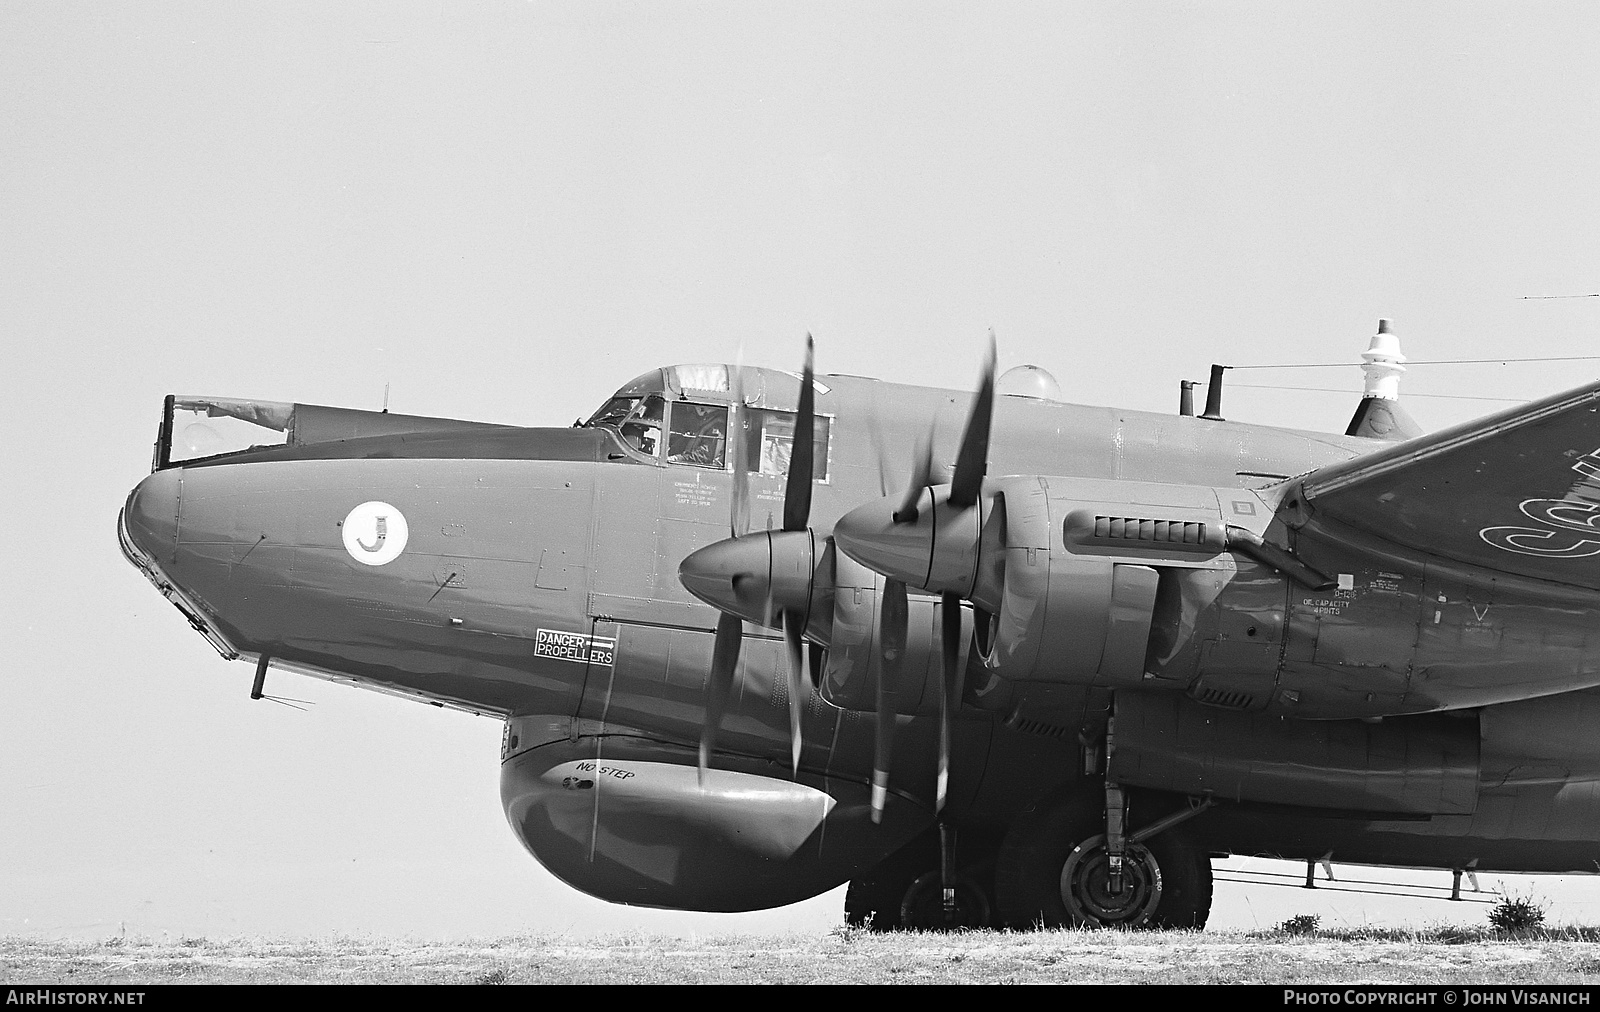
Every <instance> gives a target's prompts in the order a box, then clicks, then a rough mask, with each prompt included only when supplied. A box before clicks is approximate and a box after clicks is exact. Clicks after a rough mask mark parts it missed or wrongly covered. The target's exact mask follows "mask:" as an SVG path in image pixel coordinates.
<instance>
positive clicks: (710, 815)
mask: <svg viewBox="0 0 1600 1012" xmlns="http://www.w3.org/2000/svg"><path fill="white" fill-rule="evenodd" d="M1364 360H1365V368H1366V369H1367V375H1368V390H1367V396H1366V397H1365V398H1363V400H1362V402H1361V404H1360V406H1359V408H1358V410H1357V411H1356V415H1355V417H1354V418H1353V419H1352V421H1351V424H1350V427H1349V430H1348V432H1346V433H1345V434H1342V435H1330V434H1323V433H1314V432H1304V431H1297V430H1291V429H1282V428H1273V427H1268V426H1260V425H1248V424H1241V423H1238V422H1231V421H1227V420H1225V419H1224V418H1223V415H1222V411H1221V403H1220V389H1221V388H1220V383H1219V382H1214V384H1213V387H1212V391H1211V393H1212V395H1213V396H1212V397H1208V402H1207V408H1206V411H1205V412H1204V413H1203V414H1201V415H1195V414H1194V411H1193V407H1192V402H1191V401H1190V399H1189V395H1188V391H1187V390H1185V398H1184V402H1183V409H1182V410H1181V411H1180V413H1179V414H1176V415H1159V414H1149V413H1141V412H1130V411H1116V410H1111V409H1105V408H1095V407H1084V406H1079V405H1073V404H1068V403H1063V402H1062V401H1061V400H1060V399H1059V398H1060V396H1061V393H1060V388H1059V385H1057V384H1055V381H1054V380H1053V379H1051V378H1050V377H1049V376H1048V374H1043V373H1042V371H1041V370H1033V369H1031V368H1030V369H1025V370H1022V371H1021V372H1020V373H1019V372H1018V371H1016V370H1013V372H1012V373H1009V374H1007V375H1006V376H1004V377H999V378H998V379H997V377H996V368H995V364H994V357H993V353H992V351H991V354H990V357H989V359H988V361H987V362H986V364H985V365H984V366H983V368H982V370H981V375H980V379H979V382H978V386H977V391H976V393H975V394H970V395H969V394H965V393H960V392H952V391H947V390H935V389H927V388H917V387H908V386H900V385H895V384H892V383H887V382H880V381H878V380H872V379H862V378H858V377H849V376H831V375H824V376H819V375H816V374H814V371H813V369H812V365H811V352H810V349H809V346H808V349H807V354H806V358H805V364H804V367H803V368H802V369H801V371H799V372H786V371H780V370H774V369H762V368H752V367H742V366H729V365H678V366H669V367H666V368H661V369H653V370H651V371H649V372H647V373H645V374H644V375H642V376H640V377H639V378H638V379H636V380H634V381H633V382H631V383H629V384H627V385H625V386H624V387H622V388H621V389H619V390H617V391H616V392H615V393H614V394H613V395H612V396H610V397H609V398H606V399H604V401H603V403H602V404H601V406H600V407H599V409H598V410H597V411H596V412H595V414H594V415H593V416H592V417H591V418H590V419H589V420H588V421H586V422H582V423H580V424H578V425H576V426H573V427H571V428H521V427H514V426H502V425H492V424H485V423H480V422H470V421H460V420H454V419H440V418H425V417H415V416H404V415H394V414H388V413H383V412H364V411H354V410H347V409H339V408H331V407H322V406H317V405H308V404H294V403H287V402H282V403H280V402H265V401H250V400H241V399H237V398H218V397H191V396H173V397H169V398H168V399H167V401H166V404H165V409H164V412H163V416H162V421H161V430H160V437H159V439H158V441H157V445H156V451H155V460H154V468H153V472H152V473H151V475H150V476H149V477H148V478H146V479H145V480H144V481H142V482H141V483H140V484H139V486H138V487H137V488H135V489H134V491H133V493H132V494H131V495H130V496H129V498H128V502H127V505H126V507H125V508H124V510H123V513H122V517H121V522H120V525H119V527H120V534H121V541H122V547H123V551H124V553H125V554H126V555H127V557H128V558H129V559H130V560H131V561H132V562H133V563H134V564H135V565H136V566H138V567H139V568H140V569H141V570H142V571H143V572H144V573H145V574H146V576H148V577H149V579H150V580H151V581H152V583H154V584H155V586H156V587H157V588H158V589H159V590H160V592H161V593H162V594H164V595H165V596H166V597H167V598H168V599H169V600H171V601H172V602H173V603H174V604H175V605H176V606H177V608H178V609H179V611H180V612H181V613H182V614H183V615H184V617H185V618H186V619H187V621H188V622H189V623H190V624H191V625H192V626H193V627H194V628H195V630H196V631H197V632H199V633H200V634H201V635H203V636H205V637H206V638H207V639H208V640H209V641H210V642H211V643H212V645H213V646H215V647H216V648H217V650H218V651H219V652H220V653H221V654H222V655H223V657H225V658H228V659H244V660H247V661H249V662H252V663H253V664H254V665H255V669H256V677H255V683H254V688H253V694H255V695H260V694H261V692H262V687H263V682H264V680H265V679H266V677H267V675H268V673H269V670H270V669H273V668H281V669H287V670H292V671H298V672H303V673H308V674H313V675H318V676H321V677H327V678H333V679H337V680H341V681H347V682H351V683H355V684H359V685H363V686H368V687H372V688H377V689H381V690H385V691H389V692H395V693H400V694H403V695H406V696H410V697H413V698H416V699H420V700H424V701H428V702H433V703H436V704H440V705H447V706H453V707H457V708H461V709H466V710H470V711H473V712H476V713H480V714H485V715H492V716H494V717H496V718H499V719H502V720H503V721H504V722H505V735H504V747H503V755H502V763H501V771H500V779H501V796H502V799H503V802H504V806H505V811H506V816H507V818H508V820H509V821H510V823H511V827H512V829H513V831H514V832H515V833H516V834H517V835H518V837H519V838H520V839H521V840H522V842H523V843H524V844H525V845H526V846H527V848H528V849H529V851H530V852H532V854H533V855H534V856H535V857H537V858H538V859H539V860H540V861H541V862H543V863H544V864H545V866H546V867H548V868H549V869H550V870H551V871H553V872H554V873H555V874H556V875H558V876H559V877H561V878H562V879H563V880H565V881H566V882H568V883H570V884H571V885H573V886H574V887H576V888H578V889H581V890H583V891H585V892H588V893H591V894H593V895H596V896H600V897H602V898H605V899H607V900H611V901H614V902H618V903H633V904H641V905H647V906H655V907H668V908H678V909H691V910H723V911H732V910H750V909H756V908H763V907H772V906H778V905H782V904H786V903H791V902H795V901H797V900H801V899H804V898H806V897H809V896H814V895H816V894H818V893H820V892H823V891H825V890H828V889H831V888H833V887H835V886H837V885H839V884H841V883H844V882H849V883H850V889H849V892H848V899H847V901H846V913H847V917H848V918H849V920H850V921H851V922H852V923H858V924H859V923H870V924H871V925H872V926H874V927H877V928H892V927H901V926H904V927H969V926H985V925H988V926H1000V925H1011V926H1028V925H1032V924H1038V923H1043V924H1046V925H1064V924H1080V925H1115V926H1135V925H1170V926H1182V927H1199V926H1203V925H1204V923H1205V920H1206V916H1207V913H1208V911H1209V908H1210V903H1211V883H1212V879H1211V866H1210V860H1211V857H1212V856H1213V855H1217V854H1227V853H1246V854H1275V855H1280V856H1284V857H1290V858H1299V859H1305V860H1311V859H1316V858H1323V857H1325V856H1327V855H1329V854H1332V855H1333V856H1334V858H1335V859H1337V860H1340V861H1348V862H1357V863H1372V864H1387V865H1404V866H1416V867H1425V868H1437V869H1446V870H1452V869H1453V870H1457V871H1460V870H1461V869H1468V868H1475V869H1477V870H1504V871H1550V872H1568V871H1578V872H1592V871H1594V869H1595V868H1596V867H1600V864H1597V862H1600V843H1597V842H1596V841H1600V743H1597V742H1600V738H1597V737H1596V735H1595V734H1594V728H1596V727H1597V726H1600V691H1597V688H1600V632H1597V630H1600V384H1591V385H1589V386H1585V387H1582V388H1579V389H1577V390H1574V391H1571V392H1568V393H1564V394H1559V395H1556V396H1553V397H1549V398H1546V399H1545V400H1542V401H1538V402H1536V403H1533V404H1529V405H1525V406H1522V407H1518V408H1515V409H1512V410H1510V411H1506V412H1502V413H1500V414H1497V415H1492V416H1490V417H1487V418H1484V419H1481V420H1479V421H1475V422H1471V423H1468V424H1465V425H1461V426H1457V427H1455V428H1453V429H1449V430H1446V431H1443V432H1438V433H1431V434H1422V433H1420V431H1419V430H1418V429H1417V428H1416V426H1415V424H1414V423H1413V422H1412V421H1411V420H1410V419H1409V417H1407V416H1406V414H1405V412H1404V410H1403V409H1402V408H1401V407H1400V405H1399V403H1398V400H1397V395H1398V377H1399V375H1400V373H1401V372H1402V371H1403V362H1404V356H1403V355H1401V353H1400V350H1399V345H1398V341H1397V339H1396V338H1395V337H1394V335H1393V334H1392V333H1390V332H1389V330H1388V328H1387V327H1386V326H1385V327H1382V328H1380V332H1379V334H1378V335H1377V336H1376V337H1375V338H1374V339H1373V342H1372V345H1371V347H1370V348H1369V350H1368V352H1367V354H1366V355H1365V356H1364ZM939 434H945V435H944V436H941V435H939Z"/></svg>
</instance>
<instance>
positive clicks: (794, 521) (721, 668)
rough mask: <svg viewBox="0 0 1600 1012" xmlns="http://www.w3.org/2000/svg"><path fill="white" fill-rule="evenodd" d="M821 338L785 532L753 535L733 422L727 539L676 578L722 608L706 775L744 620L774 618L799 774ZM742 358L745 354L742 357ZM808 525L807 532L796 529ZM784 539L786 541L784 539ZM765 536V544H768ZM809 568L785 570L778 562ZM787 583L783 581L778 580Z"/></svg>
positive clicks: (740, 390) (740, 389)
mask: <svg viewBox="0 0 1600 1012" xmlns="http://www.w3.org/2000/svg"><path fill="white" fill-rule="evenodd" d="M814 348H815V342H813V340H812V338H811V335H810V334H807V335H806V359H805V368H804V370H803V373H802V376H801V383H800V398H799V405H798V408H799V410H798V412H797V414H796V417H795V429H794V439H793V442H792V443H791V446H790V453H789V470H788V475H787V477H786V479H785V484H784V498H783V532H782V533H775V532H771V531H767V532H762V533H761V534H758V535H755V536H748V529H749V502H750V491H749V477H748V475H747V473H746V470H745V468H746V463H747V461H748V459H749V456H748V452H747V440H748V438H749V437H748V432H749V429H748V427H747V426H746V425H745V421H744V419H743V418H741V419H740V424H739V425H738V426H736V427H734V428H733V430H732V434H731V436H732V438H731V445H730V446H729V453H730V455H731V456H732V459H733V490H732V495H731V497H730V500H731V503H730V516H729V521H728V528H729V534H730V537H729V538H728V539H727V540H726V541H720V542H717V543H716V544H714V545H708V546H707V547H706V548H703V549H701V550H700V551H698V552H695V553H694V554H693V555H691V556H689V558H687V559H685V560H684V561H683V564H682V565H681V566H680V567H679V570H678V578H679V580H680V581H681V582H682V583H683V585H684V587H685V588H686V589H688V590H689V591H690V592H691V593H693V594H695V595H696V596H697V597H699V598H701V599H702V600H704V601H706V602H708V603H710V604H712V605H715V606H716V607H717V608H719V609H720V610H721V612H722V614H721V616H720V617H719V618H718V619H717V631H716V639H715V641H714V645H713V647H712V651H711V672H710V675H709V677H708V680H707V683H706V720H705V725H704V726H703V727H702V728H701V729H700V780H701V783H702V784H703V783H704V781H705V771H706V769H707V768H708V767H709V765H710V761H711V754H712V752H713V751H714V747H715V744H716V737H717V732H718V731H719V730H720V729H721V726H722V717H723V714H724V712H725V710H726V708H727V699H728V693H729V690H730V689H731V687H732V685H733V679H734V673H735V672H736V670H737V669H738V665H739V651H740V647H741V645H742V642H743V633H744V625H743V620H744V619H745V618H749V619H751V620H752V621H759V622H760V623H761V624H763V625H766V624H770V623H771V622H772V621H773V620H774V619H776V620H777V621H778V622H779V623H780V624H781V625H782V627H783V639H784V647H785V653H786V654H787V655H788V672H787V675H788V683H787V684H788V696H789V736H790V741H791V742H792V745H791V749H790V760H791V768H792V771H793V773H794V775H795V776H796V777H798V776H799V774H800V749H801V744H802V742H801V732H800V722H801V718H802V717H803V716H804V713H805V697H804V692H805V657H804V653H803V637H804V633H805V628H806V623H807V621H808V620H809V618H810V615H809V607H810V601H809V592H808V591H807V592H801V593H796V592H795V589H794V586H793V585H794V584H795V583H796V582H801V583H805V584H807V586H809V579H810V575H811V563H812V560H813V559H814V553H815V547H814V544H813V543H812V535H811V530H810V528H809V526H808V524H809V523H810V518H811V482H812V471H813V462H814V460H815V456H816V452H815V426H816V422H815V419H816V389H815V384H814V368H813V360H814V355H815V351H814ZM741 358H742V356H741ZM731 388H732V389H731V393H732V395H733V400H734V402H736V403H738V404H739V405H740V406H741V407H742V406H743V404H744V367H743V362H742V361H741V362H740V363H739V364H738V365H736V366H735V368H734V375H733V382H732V384H731ZM801 532H803V533H804V534H805V537H804V538H799V539H796V538H794V537H792V535H795V534H798V533H801ZM780 539H782V543H781V544H780ZM762 542H764V543H762ZM780 558H781V560H782V561H783V562H785V563H787V564H788V565H789V566H790V568H795V569H801V570H804V572H803V573H800V572H795V573H780V572H777V571H776V570H778V569H779V565H778V561H779V559H780ZM780 584H781V587H780Z"/></svg>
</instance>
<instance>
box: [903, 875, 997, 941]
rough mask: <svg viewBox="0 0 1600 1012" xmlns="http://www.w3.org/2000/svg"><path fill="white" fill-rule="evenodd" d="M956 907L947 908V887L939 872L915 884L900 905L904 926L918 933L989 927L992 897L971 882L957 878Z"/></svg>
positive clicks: (963, 877) (926, 876)
mask: <svg viewBox="0 0 1600 1012" xmlns="http://www.w3.org/2000/svg"><path fill="white" fill-rule="evenodd" d="M955 886H956V895H955V904H954V905H953V907H952V908H951V909H950V910H949V911H946V910H945V908H944V887H943V885H942V884H941V883H940V876H939V873H938V872H937V871H930V872H928V873H927V874H926V875H923V876H922V877H921V878H919V879H917V880H916V881H915V882H913V883H911V888H910V889H907V890H906V896H905V899H904V900H901V902H900V926H901V927H902V928H909V929H912V930H918V931H958V930H960V929H962V928H987V927H988V926H989V897H987V896H985V895H984V893H983V889H982V888H980V887H979V886H978V884H977V883H976V882H973V881H972V880H971V879H969V878H967V877H965V876H963V875H958V876H956V882H955Z"/></svg>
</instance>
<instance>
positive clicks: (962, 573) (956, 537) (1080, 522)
mask: <svg viewBox="0 0 1600 1012" xmlns="http://www.w3.org/2000/svg"><path fill="white" fill-rule="evenodd" d="M1224 502H1226V503H1227V512H1225V511H1224ZM888 506H889V503H888V501H887V500H886V501H885V502H884V503H878V504H870V505H869V506H866V507H862V508H861V509H860V510H857V511H855V512H853V513H851V514H850V515H848V516H846V517H845V518H844V519H842V520H841V521H840V522H839V524H838V526H837V527H836V528H835V531H834V536H835V541H836V542H837V544H838V546H839V548H840V550H841V553H842V555H844V556H850V557H853V558H855V559H858V560H860V561H861V562H862V563H864V564H865V565H866V566H868V567H871V568H872V569H873V570H875V571H877V572H883V573H888V574H890V575H892V576H895V577H896V578H898V579H903V580H905V581H906V582H907V583H908V584H909V585H911V586H916V587H921V588H923V589H925V590H929V591H933V592H935V593H947V592H954V593H958V594H961V595H962V596H963V597H965V598H967V599H968V600H970V601H972V602H973V604H974V606H975V608H976V610H977V611H978V612H979V614H980V621H979V628H978V637H977V640H978V650H979V657H980V660H981V666H982V669H983V671H984V672H985V673H987V675H988V676H989V683H990V686H992V685H993V684H995V682H996V680H998V681H1001V682H1005V683H1015V684H1023V683H1040V682H1042V683H1056V684H1073V685H1086V686H1101V687H1107V688H1117V687H1122V688H1127V687H1133V686H1143V687H1145V688H1179V689H1183V688H1187V689H1192V690H1196V691H1199V692H1204V691H1206V686H1205V685H1204V684H1203V683H1204V682H1205V679H1204V678H1201V677H1200V676H1201V672H1202V663H1201V662H1202V660H1203V659H1209V658H1210V657H1212V656H1215V657H1216V658H1217V659H1218V660H1219V664H1218V665H1216V668H1217V675H1216V677H1219V678H1222V679H1223V680H1224V681H1227V680H1229V679H1234V680H1237V679H1238V678H1241V677H1242V678H1244V679H1245V680H1247V681H1250V680H1255V681H1260V680H1262V679H1265V680H1266V682H1267V683H1270V682H1271V681H1272V680H1273V679H1274V678H1275V674H1276V664H1277V655H1276V653H1274V651H1273V650H1271V649H1261V648H1262V647H1267V646H1269V645H1270V644H1275V643H1281V632H1282V625H1283V623H1282V615H1281V610H1282V602H1283V600H1284V595H1283V594H1282V593H1277V594H1276V596H1274V595H1273V593H1272V592H1270V591H1268V592H1266V593H1262V592H1259V590H1258V591H1257V592H1253V593H1252V594H1249V595H1246V596H1247V598H1248V600H1245V601H1243V605H1244V608H1245V610H1246V611H1247V612H1248V614H1242V615H1236V616H1230V615H1229V614H1228V608H1227V607H1225V606H1223V607H1217V605H1218V603H1219V600H1218V599H1219V598H1220V597H1221V595H1222V594H1223V592H1224V590H1225V589H1226V588H1227V587H1228V586H1229V584H1230V583H1232V582H1234V581H1235V580H1236V578H1237V576H1238V575H1239V574H1240V572H1241V566H1243V567H1245V568H1247V569H1249V570H1250V571H1251V572H1252V575H1253V574H1254V573H1255V571H1260V573H1262V574H1264V575H1265V578H1266V580H1267V581H1268V582H1271V583H1273V585H1274V586H1277V587H1279V588H1280V589H1281V586H1282V584H1281V581H1282V576H1281V575H1280V574H1279V573H1278V572H1277V571H1275V570H1271V569H1269V568H1267V567H1259V566H1256V565H1255V564H1254V563H1251V562H1248V561H1246V562H1243V563H1238V562H1236V560H1235V559H1234V557H1233V556H1232V555H1231V554H1229V552H1228V548H1229V531H1230V530H1233V531H1235V532H1237V531H1239V530H1240V527H1243V528H1244V529H1245V530H1247V531H1249V532H1250V533H1251V535H1252V536H1254V535H1257V534H1259V531H1260V530H1261V529H1264V528H1265V525H1266V523H1267V521H1268V520H1270V517H1271V510H1270V509H1269V508H1267V504H1266V503H1265V502H1263V501H1262V500H1260V499H1258V498H1256V496H1255V494H1254V493H1252V492H1247V491H1242V490H1238V489H1213V488H1208V487H1200V486H1187V485H1165V484H1156V483H1135V482H1123V481H1104V480H1096V479H1084V478H1061V477H1049V476H1026V477H1013V478H1004V479H999V480H993V481H990V482H988V483H987V484H986V486H985V495H984V496H983V498H982V499H981V500H980V502H979V503H978V504H977V505H976V506H975V507H972V508H968V509H966V510H956V509H953V508H952V507H950V505H949V503H948V501H947V497H946V496H944V495H942V490H941V489H939V488H934V489H929V490H928V491H927V492H925V493H924V495H923V497H922V500H921V502H920V503H919V505H918V508H917V510H916V511H915V512H916V520H915V522H911V523H907V522H906V521H905V520H904V519H903V517H901V516H897V515H893V514H890V513H889V512H888ZM1230 521H1231V522H1230ZM1235 524H1238V525H1240V526H1234V525H1235ZM1246 582H1249V581H1246ZM1274 608H1276V609H1277V616H1276V620H1275V621H1274V620H1272V616H1271V615H1270V614H1266V613H1271V612H1272V611H1273V609H1274ZM1234 618H1238V619H1239V622H1240V623H1241V626H1240V629H1239V630H1238V632H1237V634H1235V633H1233V631H1232V630H1231V628H1230V622H1232V620H1233V619H1234ZM1247 628H1248V630H1249V634H1248V636H1246V635H1245V630H1246V629H1247ZM1263 632H1264V634H1263ZM1230 638H1237V639H1248V640H1250V642H1249V643H1248V649H1242V650H1240V649H1237V648H1238V647H1239V646H1241V644H1234V643H1228V644H1226V645H1224V641H1227V640H1229V639H1230ZM1236 654H1237V656H1234V655H1236ZM1202 655H1204V658H1203V656H1202ZM1210 676H1211V673H1210V672H1209V671H1208V672H1207V677H1210ZM1197 679H1199V680H1198V681H1197ZM1230 684H1231V683H1230ZM975 688H976V689H977V690H978V692H979V695H980V697H983V696H985V695H987V696H988V698H990V699H992V700H996V701H998V700H1001V699H1002V698H1003V697H1004V696H1006V695H1008V694H1007V693H986V692H985V689H986V688H987V687H986V686H981V685H980V686H977V687H975ZM1226 695H1227V698H1228V699H1230V700H1231V699H1235V698H1244V699H1247V700H1248V701H1254V700H1255V699H1256V698H1258V696H1259V698H1261V699H1265V698H1266V694H1265V693H1245V694H1243V695H1241V694H1239V693H1238V692H1236V691H1234V692H1232V693H1231V694H1226Z"/></svg>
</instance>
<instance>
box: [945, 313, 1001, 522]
mask: <svg viewBox="0 0 1600 1012" xmlns="http://www.w3.org/2000/svg"><path fill="white" fill-rule="evenodd" d="M994 367H995V351H994V331H992V330H991V331H990V332H989V358H988V361H987V362H985V363H984V366H983V377H982V378H981V379H980V380H979V381H978V395H977V396H976V397H974V398H973V400H972V414H971V416H970V417H968V418H967V431H966V432H964V433H962V435H961V451H960V452H959V453H958V454H957V455H956V473H955V477H954V478H952V479H951V480H950V505H952V506H954V507H956V508H957V509H966V508H968V507H969V506H971V505H973V504H974V503H976V502H977V501H978V493H979V492H980V491H981V490H982V488H983V476H984V474H985V473H986V472H987V471H988V470H989V422H990V420H991V419H992V417H993V415H994Z"/></svg>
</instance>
